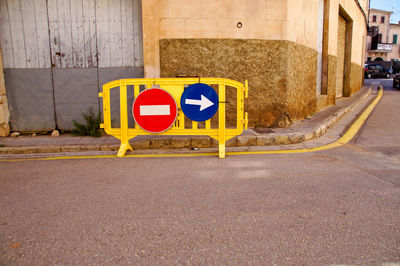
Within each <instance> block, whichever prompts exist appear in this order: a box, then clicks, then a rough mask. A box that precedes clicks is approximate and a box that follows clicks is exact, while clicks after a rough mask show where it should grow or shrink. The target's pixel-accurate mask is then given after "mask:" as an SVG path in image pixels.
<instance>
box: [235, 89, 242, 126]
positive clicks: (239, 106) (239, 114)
mask: <svg viewBox="0 0 400 266" xmlns="http://www.w3.org/2000/svg"><path fill="white" fill-rule="evenodd" d="M243 96H244V88H241V87H238V88H236V98H237V103H236V106H237V110H236V113H237V114H236V118H237V122H236V128H237V129H240V130H242V129H243V119H244V104H243V101H244V99H243Z"/></svg>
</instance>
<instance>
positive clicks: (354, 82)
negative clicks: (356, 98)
mask: <svg viewBox="0 0 400 266" xmlns="http://www.w3.org/2000/svg"><path fill="white" fill-rule="evenodd" d="M363 73H364V68H363V67H362V66H360V65H358V64H355V63H351V67H350V75H349V78H350V82H349V83H350V86H349V91H348V92H346V93H345V95H344V96H351V95H353V94H354V93H356V92H357V91H359V90H360V89H361V86H362V80H363Z"/></svg>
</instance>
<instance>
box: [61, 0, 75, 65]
mask: <svg viewBox="0 0 400 266" xmlns="http://www.w3.org/2000/svg"><path fill="white" fill-rule="evenodd" d="M57 3H58V26H59V35H60V52H61V54H60V56H61V68H72V67H73V62H72V29H71V23H70V21H71V6H70V1H69V0H58V1H57Z"/></svg>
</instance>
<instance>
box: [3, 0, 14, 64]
mask: <svg viewBox="0 0 400 266" xmlns="http://www.w3.org/2000/svg"><path fill="white" fill-rule="evenodd" d="M10 27H11V26H10V20H9V17H8V7H7V1H3V0H1V1H0V36H1V38H0V46H1V50H2V57H3V67H4V68H14V67H15V64H14V52H13V46H12V37H11V28H10Z"/></svg>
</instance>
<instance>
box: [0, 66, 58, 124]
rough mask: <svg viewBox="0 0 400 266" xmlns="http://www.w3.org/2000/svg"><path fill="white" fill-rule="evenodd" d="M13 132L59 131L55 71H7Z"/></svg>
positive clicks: (6, 79)
mask: <svg viewBox="0 0 400 266" xmlns="http://www.w3.org/2000/svg"><path fill="white" fill-rule="evenodd" d="M4 77H5V81H6V88H7V98H8V103H9V107H10V126H11V130H12V131H43V130H46V131H49V130H53V129H55V126H56V125H55V121H54V104H53V88H52V75H51V69H17V68H13V69H10V68H9V69H4Z"/></svg>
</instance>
